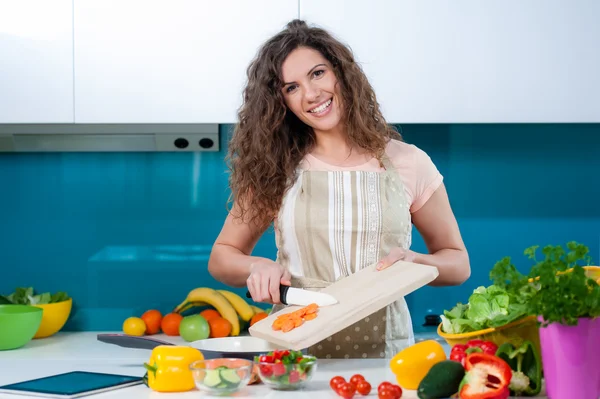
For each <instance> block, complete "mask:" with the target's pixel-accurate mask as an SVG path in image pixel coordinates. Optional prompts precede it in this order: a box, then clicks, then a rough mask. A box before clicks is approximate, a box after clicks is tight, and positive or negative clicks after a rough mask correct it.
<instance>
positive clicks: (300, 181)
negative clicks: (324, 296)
mask: <svg viewBox="0 0 600 399" xmlns="http://www.w3.org/2000/svg"><path fill="white" fill-rule="evenodd" d="M382 161H383V162H382V163H383V171H381V172H366V171H312V170H311V171H307V170H304V169H300V168H299V169H298V170H297V176H296V179H295V182H294V184H293V186H292V187H291V188H290V189H289V190H288V192H287V193H286V195H285V196H284V198H283V203H282V207H281V209H280V211H279V214H278V217H277V219H276V221H275V229H276V233H277V234H276V244H277V260H276V261H277V262H278V263H279V264H281V265H282V266H284V267H286V268H287V269H288V270H289V271H290V273H291V274H292V281H291V282H292V286H293V287H298V288H304V289H311V290H317V291H318V290H319V289H322V288H325V287H327V286H328V285H329V284H331V283H332V282H335V281H337V280H339V279H342V278H344V277H346V276H348V275H350V274H352V273H355V272H356V271H358V270H360V269H363V268H365V267H367V266H369V265H372V264H374V263H376V262H377V261H379V260H380V259H381V258H382V257H384V256H386V255H387V254H388V253H389V251H390V250H391V249H392V248H393V247H396V246H398V247H402V248H405V249H408V248H409V247H410V244H411V233H412V223H411V215H410V204H409V203H408V201H407V199H406V195H405V192H404V185H403V183H402V181H401V179H400V178H399V176H398V174H397V172H396V171H395V170H394V167H393V166H392V164H391V162H390V161H389V159H388V158H387V157H385V156H384V159H383V160H382ZM373 289H374V290H376V289H377V287H373ZM281 308H282V305H276V306H274V309H273V311H278V310H280V309H281ZM413 343H414V336H413V330H412V322H411V318H410V313H409V310H408V306H407V304H406V301H405V299H404V298H401V299H400V300H398V301H396V302H394V303H392V304H390V305H389V306H387V307H385V308H383V309H381V310H379V311H377V312H375V313H373V314H371V315H369V316H368V317H365V318H364V319H362V320H360V321H359V322H357V323H355V324H353V325H351V326H349V327H347V328H345V329H343V330H342V331H340V332H338V333H336V334H334V335H333V336H331V337H328V338H327V339H325V340H323V341H321V342H319V343H317V344H315V345H313V346H312V347H310V348H308V353H310V354H312V355H315V356H317V357H318V358H327V359H331V358H346V359H348V358H384V357H386V358H391V357H392V356H393V355H395V354H396V353H397V352H398V351H400V350H401V349H403V348H405V347H407V346H409V345H412V344H413Z"/></svg>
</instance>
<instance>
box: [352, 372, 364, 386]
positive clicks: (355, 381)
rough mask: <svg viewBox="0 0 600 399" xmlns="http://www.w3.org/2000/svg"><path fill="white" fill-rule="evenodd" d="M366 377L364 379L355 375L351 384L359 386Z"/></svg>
mask: <svg viewBox="0 0 600 399" xmlns="http://www.w3.org/2000/svg"><path fill="white" fill-rule="evenodd" d="M364 380H365V377H363V376H362V375H360V374H354V375H353V376H352V377H350V382H351V383H353V384H354V385H358V383H359V382H360V381H364Z"/></svg>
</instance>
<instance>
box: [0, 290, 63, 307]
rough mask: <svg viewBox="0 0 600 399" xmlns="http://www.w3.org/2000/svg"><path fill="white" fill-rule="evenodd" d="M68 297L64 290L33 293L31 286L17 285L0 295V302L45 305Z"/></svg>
mask: <svg viewBox="0 0 600 399" xmlns="http://www.w3.org/2000/svg"><path fill="white" fill-rule="evenodd" d="M68 299H69V295H68V294H67V293H66V292H56V293H54V294H51V293H50V292H44V293H42V294H35V292H34V290H33V287H27V288H24V287H19V288H17V289H16V290H15V292H13V293H12V294H10V295H6V296H2V295H0V304H12V305H46V304H49V303H57V302H63V301H66V300H68Z"/></svg>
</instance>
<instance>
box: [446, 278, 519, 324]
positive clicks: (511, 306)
mask: <svg viewBox="0 0 600 399" xmlns="http://www.w3.org/2000/svg"><path fill="white" fill-rule="evenodd" d="M526 298H527V296H525V295H519V296H514V295H511V294H510V293H509V292H508V291H506V290H505V289H503V288H501V287H498V286H496V285H490V286H489V287H483V286H481V287H477V288H476V289H474V290H473V292H472V294H471V296H470V297H469V301H468V303H467V304H463V303H458V304H457V305H456V306H455V307H453V308H452V309H450V310H444V314H443V315H442V316H441V319H442V331H443V332H445V333H447V334H461V333H466V332H471V331H477V330H483V329H486V328H490V327H500V326H503V325H505V324H508V323H510V322H512V321H515V320H518V319H520V318H521V317H523V316H526V315H527V307H526V306H525V303H524V301H525V300H526Z"/></svg>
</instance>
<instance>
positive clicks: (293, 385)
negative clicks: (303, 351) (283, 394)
mask: <svg viewBox="0 0 600 399" xmlns="http://www.w3.org/2000/svg"><path fill="white" fill-rule="evenodd" d="M257 364H258V375H259V376H260V379H261V381H262V382H263V383H264V384H265V385H267V386H268V387H269V388H271V389H275V390H280V391H294V390H297V389H302V388H303V387H304V386H305V385H306V384H307V383H308V382H309V381H310V380H311V379H312V376H313V374H314V372H315V370H316V369H317V358H316V357H314V356H308V355H304V356H303V357H302V360H301V361H300V362H299V363H290V364H284V363H271V362H257Z"/></svg>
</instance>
